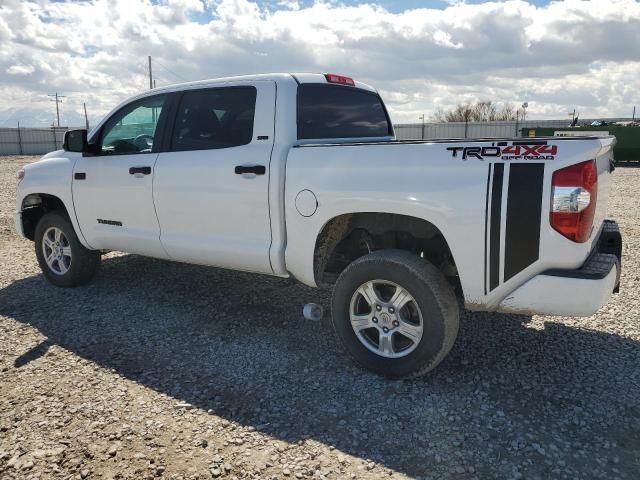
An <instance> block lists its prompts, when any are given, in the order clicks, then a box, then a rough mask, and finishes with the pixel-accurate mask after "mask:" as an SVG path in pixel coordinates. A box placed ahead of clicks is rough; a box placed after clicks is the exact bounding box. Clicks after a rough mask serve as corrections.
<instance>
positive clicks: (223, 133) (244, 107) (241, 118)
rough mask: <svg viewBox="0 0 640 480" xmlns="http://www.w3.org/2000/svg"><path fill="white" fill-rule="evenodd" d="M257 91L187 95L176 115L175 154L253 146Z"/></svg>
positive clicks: (225, 90) (222, 90) (214, 90)
mask: <svg viewBox="0 0 640 480" xmlns="http://www.w3.org/2000/svg"><path fill="white" fill-rule="evenodd" d="M256 94H257V91H256V88H255V87H223V88H212V89H208V90H194V91H186V92H185V93H184V94H183V96H182V100H181V101H180V105H179V107H178V112H177V115H176V121H175V125H174V128H173V138H172V141H171V150H172V151H174V152H180V151H186V150H211V149H218V148H229V147H237V146H240V145H246V144H248V143H251V139H252V138H253V118H254V114H255V109H256Z"/></svg>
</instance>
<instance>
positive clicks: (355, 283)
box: [332, 250, 459, 378]
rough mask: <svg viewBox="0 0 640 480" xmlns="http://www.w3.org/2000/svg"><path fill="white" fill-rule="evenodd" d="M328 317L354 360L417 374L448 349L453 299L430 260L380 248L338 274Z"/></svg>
mask: <svg viewBox="0 0 640 480" xmlns="http://www.w3.org/2000/svg"><path fill="white" fill-rule="evenodd" d="M332 321H333V326H334V329H335V331H336V334H337V336H338V338H339V339H340V340H341V342H342V343H343V345H344V347H345V348H346V350H347V351H348V352H349V354H350V355H351V356H352V357H353V359H354V360H355V361H356V363H358V364H359V365H361V366H363V367H365V368H367V369H369V370H372V371H374V372H376V373H379V374H382V375H385V376H389V377H394V378H407V377H416V376H419V375H422V374H424V373H426V372H428V371H429V370H432V369H433V368H435V367H436V366H437V365H438V364H439V363H440V362H441V361H442V360H443V359H444V357H445V356H446V355H447V353H449V350H451V347H452V346H453V343H454V342H455V339H456V336H457V333H458V322H459V311H458V302H457V300H456V297H455V294H454V293H453V289H452V288H451V286H450V285H449V283H448V282H447V281H446V279H445V277H444V276H443V275H442V273H441V272H440V271H438V269H436V268H435V267H434V266H433V265H432V264H431V263H429V262H428V261H426V260H424V259H422V258H420V257H418V256H417V255H414V254H412V253H410V252H406V251H401V250H380V251H377V252H374V253H371V254H369V255H366V256H364V257H361V258H359V259H358V260H356V261H354V262H353V263H352V264H351V265H349V266H348V267H347V269H346V270H345V271H344V272H343V273H342V274H341V275H340V278H339V279H338V281H337V283H336V285H335V288H334V294H333V300H332Z"/></svg>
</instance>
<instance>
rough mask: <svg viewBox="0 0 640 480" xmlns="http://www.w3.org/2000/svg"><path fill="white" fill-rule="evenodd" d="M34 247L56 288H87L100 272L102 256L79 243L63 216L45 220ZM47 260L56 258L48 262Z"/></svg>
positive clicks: (51, 214)
mask: <svg viewBox="0 0 640 480" xmlns="http://www.w3.org/2000/svg"><path fill="white" fill-rule="evenodd" d="M58 232H59V234H58ZM45 236H46V238H45ZM34 243H35V249H36V257H37V259H38V264H39V265H40V269H41V270H42V273H43V274H44V276H45V277H46V279H47V280H48V281H49V282H50V283H52V284H53V285H55V286H56V287H77V286H79V285H84V284H86V283H88V282H89V281H90V280H91V279H92V278H93V277H94V276H95V275H96V273H97V272H98V269H99V268H100V261H101V256H100V252H97V251H95V250H88V249H86V248H85V247H84V246H83V245H82V244H81V243H80V241H79V240H78V237H77V235H76V232H75V231H74V229H73V225H71V222H70V221H69V218H68V217H67V216H66V215H65V214H63V213H61V212H58V211H54V212H49V213H47V214H45V215H43V216H42V218H41V219H40V221H39V222H38V224H37V225H36V230H35V236H34ZM45 255H46V256H45ZM47 257H49V258H52V257H57V258H56V259H54V260H53V261H49V262H48V261H47Z"/></svg>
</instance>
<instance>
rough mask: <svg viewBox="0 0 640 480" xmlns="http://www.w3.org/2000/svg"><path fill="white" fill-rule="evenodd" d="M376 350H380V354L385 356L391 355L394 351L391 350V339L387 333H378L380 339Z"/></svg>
mask: <svg viewBox="0 0 640 480" xmlns="http://www.w3.org/2000/svg"><path fill="white" fill-rule="evenodd" d="M378 350H380V354H382V355H383V356H385V357H389V356H391V355H393V354H394V353H395V352H394V351H393V341H392V338H391V335H389V334H386V335H385V334H382V333H381V334H380V341H379V343H378Z"/></svg>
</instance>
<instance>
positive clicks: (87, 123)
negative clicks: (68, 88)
mask: <svg viewBox="0 0 640 480" xmlns="http://www.w3.org/2000/svg"><path fill="white" fill-rule="evenodd" d="M82 106H83V107H84V124H85V126H86V127H87V131H89V117H87V104H86V103H85V102H82Z"/></svg>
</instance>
